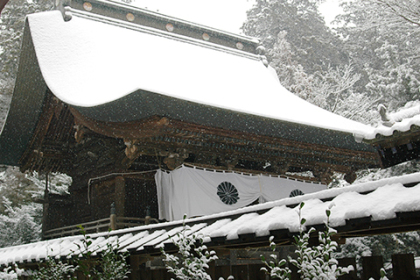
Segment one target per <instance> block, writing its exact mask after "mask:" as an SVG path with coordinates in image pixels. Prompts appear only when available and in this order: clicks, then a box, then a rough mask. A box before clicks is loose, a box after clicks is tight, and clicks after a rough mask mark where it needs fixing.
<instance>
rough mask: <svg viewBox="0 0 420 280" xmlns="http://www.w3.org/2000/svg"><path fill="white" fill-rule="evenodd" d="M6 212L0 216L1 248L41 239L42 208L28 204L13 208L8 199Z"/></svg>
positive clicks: (5, 202)
mask: <svg viewBox="0 0 420 280" xmlns="http://www.w3.org/2000/svg"><path fill="white" fill-rule="evenodd" d="M3 203H4V204H5V207H6V210H5V213H4V214H0V247H7V246H14V245H19V244H25V243H30V242H35V241H39V240H40V239H41V223H40V220H41V217H42V206H41V205H39V204H27V205H21V206H16V207H12V206H11V204H12V203H11V202H10V201H7V199H6V200H5V201H4V202H3Z"/></svg>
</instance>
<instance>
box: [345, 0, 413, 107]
mask: <svg viewBox="0 0 420 280" xmlns="http://www.w3.org/2000/svg"><path fill="white" fill-rule="evenodd" d="M343 8H344V12H345V13H344V14H343V15H341V16H339V17H338V18H337V20H338V21H340V23H341V27H340V28H338V29H337V32H339V33H340V34H341V36H342V37H343V38H344V48H345V50H347V51H348V53H349V55H350V58H351V59H352V61H353V63H354V65H355V69H356V71H359V73H360V74H362V78H361V82H360V83H358V85H357V86H358V90H363V89H367V90H368V92H369V94H371V95H374V96H379V97H380V98H381V102H382V103H385V104H387V107H388V109H391V110H392V109H396V108H398V107H399V106H403V105H404V104H405V103H406V102H408V101H411V100H414V99H417V98H418V97H419V89H420V83H419V80H420V71H419V70H418V69H419V65H420V64H419V63H420V60H419V58H420V57H419V56H418V52H419V43H420V39H419V38H420V37H419V36H418V34H419V32H420V25H419V21H418V20H419V17H420V16H419V15H420V5H419V4H418V1H416V0H408V1H399V0H355V1H347V2H344V3H343Z"/></svg>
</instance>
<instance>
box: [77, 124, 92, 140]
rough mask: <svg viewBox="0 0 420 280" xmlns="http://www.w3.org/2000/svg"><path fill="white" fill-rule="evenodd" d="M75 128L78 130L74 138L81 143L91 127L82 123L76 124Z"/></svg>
mask: <svg viewBox="0 0 420 280" xmlns="http://www.w3.org/2000/svg"><path fill="white" fill-rule="evenodd" d="M74 128H75V129H76V132H75V133H74V139H76V142H77V143H81V142H82V140H83V137H84V135H85V133H86V132H88V131H89V129H88V128H86V127H84V126H83V125H80V124H76V125H75V126H74Z"/></svg>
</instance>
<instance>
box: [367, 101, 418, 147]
mask: <svg viewBox="0 0 420 280" xmlns="http://www.w3.org/2000/svg"><path fill="white" fill-rule="evenodd" d="M388 118H389V120H390V121H389V122H390V123H393V124H392V126H386V125H383V124H380V125H379V126H378V127H376V128H375V129H373V130H371V131H370V132H369V133H367V134H365V136H364V138H365V139H367V140H372V139H374V138H375V137H376V136H377V135H383V136H391V135H392V134H393V133H394V132H395V131H399V132H406V131H409V130H410V129H411V126H413V125H415V126H420V102H419V101H414V102H409V103H407V104H406V106H404V108H402V109H401V110H399V111H397V112H394V113H390V114H388Z"/></svg>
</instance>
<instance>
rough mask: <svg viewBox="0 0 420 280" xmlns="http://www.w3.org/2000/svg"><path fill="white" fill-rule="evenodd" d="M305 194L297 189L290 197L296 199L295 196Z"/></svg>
mask: <svg viewBox="0 0 420 280" xmlns="http://www.w3.org/2000/svg"><path fill="white" fill-rule="evenodd" d="M304 194H305V193H304V192H303V191H301V190H299V189H295V190H293V191H291V192H290V195H289V197H295V196H298V195H304Z"/></svg>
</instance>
